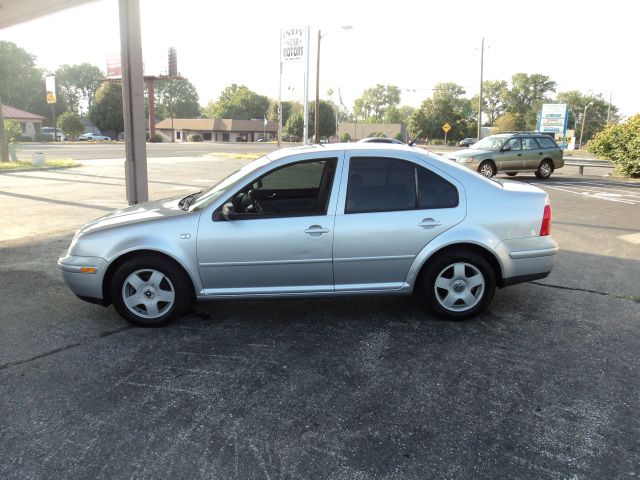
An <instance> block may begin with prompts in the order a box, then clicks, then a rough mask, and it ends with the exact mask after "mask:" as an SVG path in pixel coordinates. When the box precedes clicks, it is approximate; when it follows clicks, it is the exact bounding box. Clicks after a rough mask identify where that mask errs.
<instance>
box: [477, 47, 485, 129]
mask: <svg viewBox="0 0 640 480" xmlns="http://www.w3.org/2000/svg"><path fill="white" fill-rule="evenodd" d="M483 74H484V37H482V47H481V49H480V95H478V141H479V140H480V132H481V131H482V77H483Z"/></svg>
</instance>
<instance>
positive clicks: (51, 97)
mask: <svg viewBox="0 0 640 480" xmlns="http://www.w3.org/2000/svg"><path fill="white" fill-rule="evenodd" d="M47 103H56V94H55V93H51V92H47Z"/></svg>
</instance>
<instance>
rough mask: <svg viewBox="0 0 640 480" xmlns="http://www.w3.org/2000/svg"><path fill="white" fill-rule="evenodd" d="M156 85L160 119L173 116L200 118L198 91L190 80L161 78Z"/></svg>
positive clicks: (155, 94)
mask: <svg viewBox="0 0 640 480" xmlns="http://www.w3.org/2000/svg"><path fill="white" fill-rule="evenodd" d="M154 87H155V93H154V96H155V111H156V117H157V118H158V119H160V120H164V119H165V118H170V117H171V112H173V118H198V117H199V116H200V104H199V103H198V92H197V91H196V87H195V86H194V85H193V84H192V83H191V82H190V81H189V80H186V79H185V80H160V81H157V82H156V83H155V85H154Z"/></svg>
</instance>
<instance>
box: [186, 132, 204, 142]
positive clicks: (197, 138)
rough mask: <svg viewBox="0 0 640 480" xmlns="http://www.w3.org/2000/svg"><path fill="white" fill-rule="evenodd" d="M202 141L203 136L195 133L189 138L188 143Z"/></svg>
mask: <svg viewBox="0 0 640 480" xmlns="http://www.w3.org/2000/svg"><path fill="white" fill-rule="evenodd" d="M201 141H202V135H200V134H199V133H194V134H192V135H189V136H188V137H187V142H201Z"/></svg>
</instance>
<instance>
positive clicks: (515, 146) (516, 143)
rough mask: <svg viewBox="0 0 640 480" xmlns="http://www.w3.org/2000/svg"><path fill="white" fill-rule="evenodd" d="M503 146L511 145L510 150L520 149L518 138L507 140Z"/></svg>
mask: <svg viewBox="0 0 640 480" xmlns="http://www.w3.org/2000/svg"><path fill="white" fill-rule="evenodd" d="M505 146H508V147H511V150H512V151H513V150H522V144H521V143H520V139H519V138H512V139H511V140H509V141H508V142H507V143H506V145H505Z"/></svg>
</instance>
